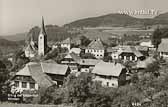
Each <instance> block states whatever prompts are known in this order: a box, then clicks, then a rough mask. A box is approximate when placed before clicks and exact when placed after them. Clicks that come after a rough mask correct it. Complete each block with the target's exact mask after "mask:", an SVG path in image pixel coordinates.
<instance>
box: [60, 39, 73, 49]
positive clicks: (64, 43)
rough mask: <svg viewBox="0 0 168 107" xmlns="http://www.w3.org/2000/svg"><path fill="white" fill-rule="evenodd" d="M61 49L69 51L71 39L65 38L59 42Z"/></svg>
mask: <svg viewBox="0 0 168 107" xmlns="http://www.w3.org/2000/svg"><path fill="white" fill-rule="evenodd" d="M61 47H62V48H67V49H68V50H69V51H70V49H71V39H70V38H67V39H65V40H63V41H62V42H61Z"/></svg>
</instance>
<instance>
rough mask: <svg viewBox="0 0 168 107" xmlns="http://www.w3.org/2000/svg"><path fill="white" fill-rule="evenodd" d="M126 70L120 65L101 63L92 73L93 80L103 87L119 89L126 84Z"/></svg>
mask: <svg viewBox="0 0 168 107" xmlns="http://www.w3.org/2000/svg"><path fill="white" fill-rule="evenodd" d="M126 72H127V70H126V68H125V67H124V66H123V65H121V64H119V63H107V62H103V61H100V62H99V63H97V64H96V65H95V67H94V69H93V71H92V73H93V74H94V77H93V80H94V81H100V82H101V83H102V85H103V86H107V87H118V86H120V85H124V84H125V82H126Z"/></svg>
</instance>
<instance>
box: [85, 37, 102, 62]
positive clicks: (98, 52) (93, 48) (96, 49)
mask: <svg viewBox="0 0 168 107" xmlns="http://www.w3.org/2000/svg"><path fill="white" fill-rule="evenodd" d="M85 53H91V54H93V55H94V56H95V57H96V58H98V59H99V58H103V57H104V53H105V48H104V46H103V43H102V41H101V40H100V39H99V38H98V39H95V40H93V41H92V42H91V43H90V44H89V45H88V47H87V48H86V49H85Z"/></svg>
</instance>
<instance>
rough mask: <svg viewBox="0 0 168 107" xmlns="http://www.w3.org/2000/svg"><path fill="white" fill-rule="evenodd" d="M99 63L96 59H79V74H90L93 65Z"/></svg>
mask: <svg viewBox="0 0 168 107" xmlns="http://www.w3.org/2000/svg"><path fill="white" fill-rule="evenodd" d="M98 62H100V60H97V59H81V60H80V62H79V63H78V64H79V70H80V72H91V71H92V70H93V68H94V67H95V65H96V64H97V63H98Z"/></svg>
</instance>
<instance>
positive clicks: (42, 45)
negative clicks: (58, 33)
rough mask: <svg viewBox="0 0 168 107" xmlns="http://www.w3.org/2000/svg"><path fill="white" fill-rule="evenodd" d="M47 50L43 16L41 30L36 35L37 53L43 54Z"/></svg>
mask: <svg viewBox="0 0 168 107" xmlns="http://www.w3.org/2000/svg"><path fill="white" fill-rule="evenodd" d="M46 51H47V34H46V31H45V25H44V18H43V17H42V23H41V30H40V34H39V37H38V55H39V56H44V55H45V54H46Z"/></svg>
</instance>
